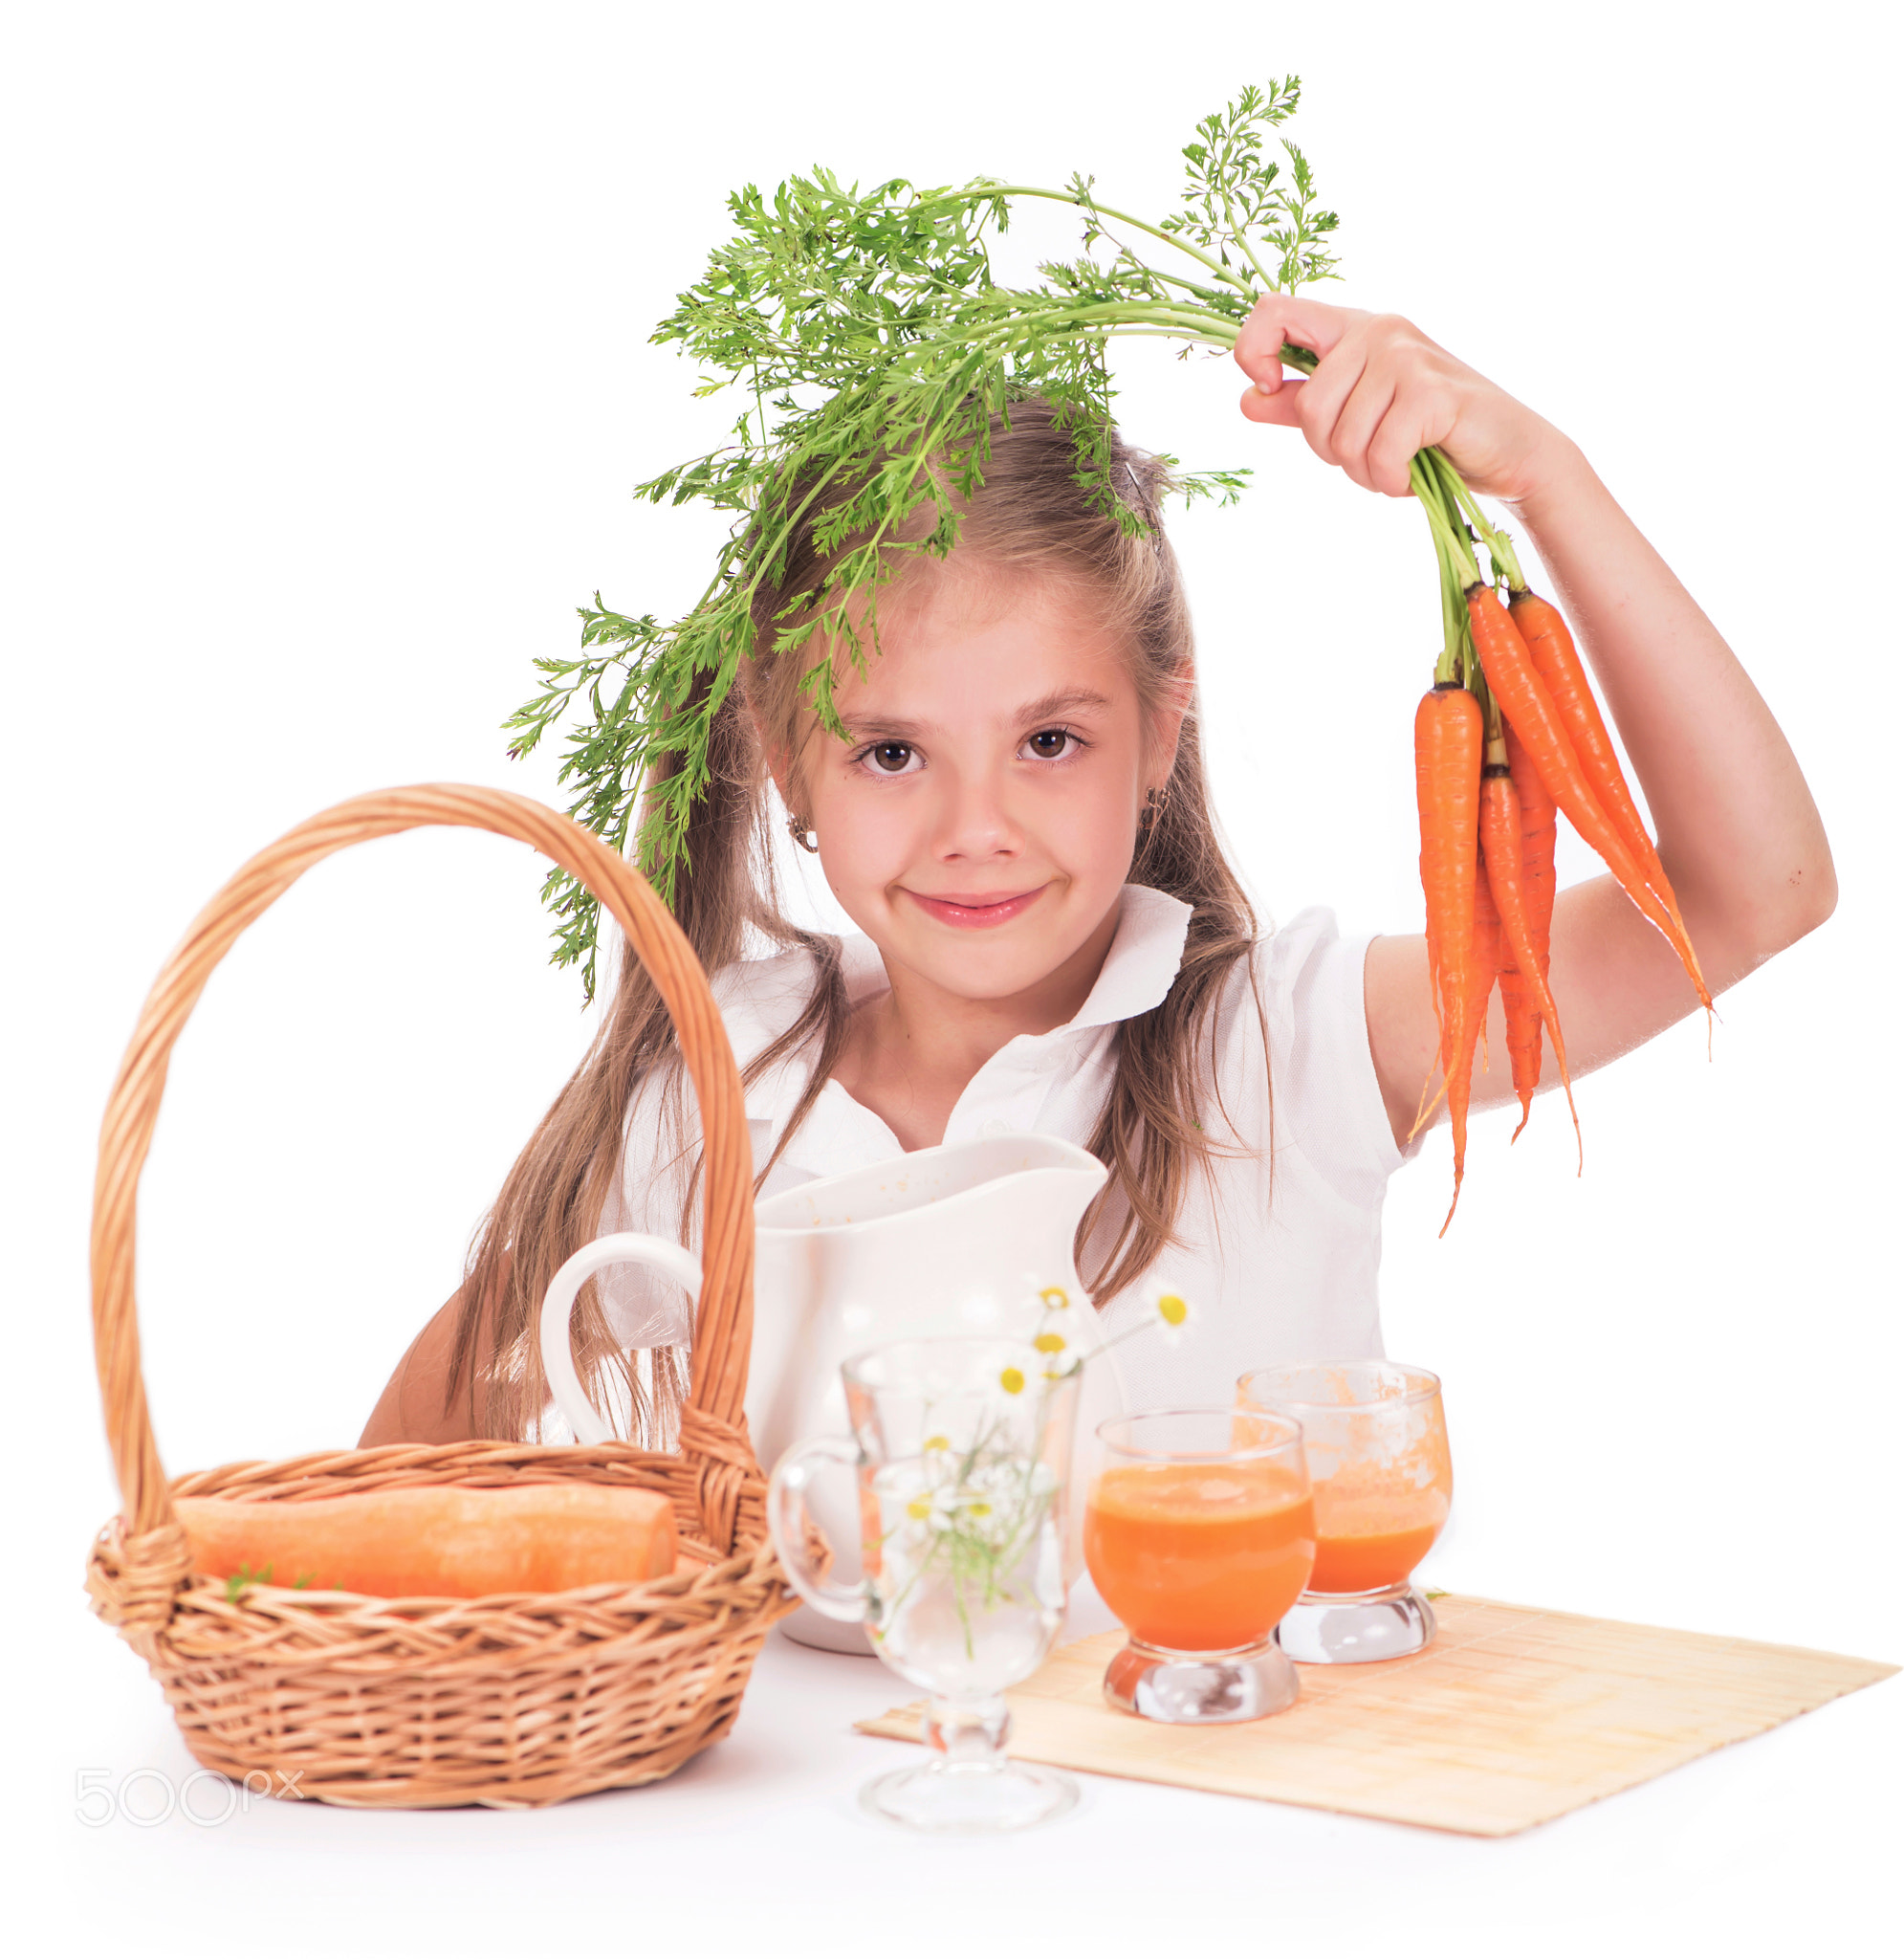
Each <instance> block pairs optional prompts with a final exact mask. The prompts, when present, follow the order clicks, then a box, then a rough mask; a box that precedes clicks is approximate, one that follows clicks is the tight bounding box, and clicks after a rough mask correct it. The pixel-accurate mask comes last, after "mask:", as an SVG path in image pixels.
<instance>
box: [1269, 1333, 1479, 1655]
mask: <svg viewBox="0 0 1904 1959" xmlns="http://www.w3.org/2000/svg"><path fill="white" fill-rule="evenodd" d="M1237 1406H1238V1408H1240V1409H1243V1410H1247V1411H1258V1412H1266V1411H1269V1410H1272V1409H1274V1410H1278V1411H1280V1412H1281V1413H1282V1414H1284V1415H1288V1416H1291V1417H1293V1418H1294V1419H1295V1420H1298V1421H1300V1422H1301V1423H1302V1440H1303V1443H1304V1445H1305V1447H1306V1448H1307V1450H1308V1455H1309V1474H1310V1476H1311V1478H1312V1479H1313V1480H1314V1485H1315V1497H1316V1568H1315V1571H1314V1573H1313V1574H1311V1576H1310V1579H1309V1584H1308V1589H1307V1590H1306V1591H1304V1593H1303V1594H1302V1597H1301V1598H1300V1599H1299V1600H1297V1602H1296V1604H1295V1605H1294V1607H1292V1608H1291V1610H1290V1612H1289V1615H1288V1617H1287V1618H1284V1619H1283V1621H1282V1624H1281V1626H1280V1628H1279V1629H1278V1633H1277V1638H1278V1640H1280V1643H1281V1646H1282V1650H1283V1651H1284V1652H1285V1653H1287V1654H1288V1655H1289V1657H1290V1658H1291V1659H1292V1660H1300V1661H1302V1662H1305V1663H1308V1662H1344V1661H1358V1660H1396V1659H1400V1658H1401V1657H1403V1656H1404V1655H1406V1654H1409V1653H1416V1652H1419V1651H1420V1650H1421V1648H1422V1647H1424V1646H1425V1645H1427V1644H1428V1642H1429V1640H1432V1639H1433V1637H1434V1614H1433V1610H1432V1609H1431V1608H1430V1606H1429V1603H1428V1600H1427V1599H1426V1598H1425V1597H1423V1596H1422V1595H1421V1593H1420V1592H1419V1591H1418V1590H1416V1588H1415V1587H1414V1586H1413V1585H1412V1584H1411V1583H1410V1582H1409V1579H1410V1574H1411V1573H1412V1572H1413V1570H1414V1568H1415V1566H1416V1565H1418V1564H1419V1563H1420V1562H1421V1560H1422V1559H1423V1558H1424V1557H1426V1556H1427V1555H1428V1552H1429V1550H1430V1548H1431V1547H1432V1546H1433V1543H1434V1540H1435V1538H1436V1537H1438V1536H1439V1535H1440V1534H1441V1527H1442V1526H1443V1525H1444V1524H1445V1523H1446V1522H1447V1521H1448V1508H1449V1505H1450V1503H1451V1502H1452V1500H1453V1498H1454V1494H1455V1471H1454V1465H1453V1464H1452V1463H1451V1462H1450V1460H1449V1456H1448V1424H1447V1421H1446V1420H1445V1419H1444V1417H1443V1415H1442V1412H1441V1383H1440V1382H1439V1381H1438V1380H1437V1379H1436V1378H1435V1377H1434V1376H1433V1375H1432V1374H1430V1373H1429V1372H1428V1370H1427V1369H1426V1368H1421V1367H1403V1366H1401V1365H1400V1364H1399V1363H1397V1362H1395V1361H1391V1360H1347V1361H1328V1362H1322V1361H1316V1362H1310V1363H1307V1364H1303V1365H1299V1366H1291V1367H1259V1368H1257V1369H1256V1370H1255V1371H1254V1372H1252V1373H1250V1374H1246V1375H1245V1376H1243V1377H1242V1379H1241V1380H1240V1381H1238V1382H1237Z"/></svg>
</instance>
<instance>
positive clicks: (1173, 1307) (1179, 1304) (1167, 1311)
mask: <svg viewBox="0 0 1904 1959" xmlns="http://www.w3.org/2000/svg"><path fill="white" fill-rule="evenodd" d="M1149 1307H1150V1311H1151V1313H1152V1314H1153V1315H1154V1316H1155V1319H1156V1325H1157V1332H1158V1336H1159V1337H1160V1338H1161V1339H1162V1340H1163V1341H1164V1342H1165V1344H1166V1345H1167V1346H1171V1347H1174V1346H1175V1345H1176V1344H1177V1342H1178V1341H1180V1340H1181V1339H1182V1338H1183V1336H1184V1334H1185V1333H1186V1332H1188V1331H1189V1330H1190V1329H1191V1328H1192V1327H1193V1325H1194V1324H1195V1323H1196V1310H1195V1308H1193V1306H1192V1305H1191V1303H1190V1301H1189V1300H1188V1299H1186V1298H1185V1297H1184V1296H1183V1294H1182V1293H1181V1292H1179V1291H1177V1290H1176V1289H1175V1288H1173V1287H1170V1286H1160V1287H1158V1288H1155V1289H1154V1290H1153V1291H1152V1292H1151V1293H1150V1294H1149Z"/></svg>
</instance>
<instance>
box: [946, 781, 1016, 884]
mask: <svg viewBox="0 0 1904 1959" xmlns="http://www.w3.org/2000/svg"><path fill="white" fill-rule="evenodd" d="M946 773H947V775H948V776H949V777H951V778H952V780H951V781H948V782H947V786H946V792H945V794H946V800H945V803H944V805H943V807H942V808H941V810H940V812H939V821H938V825H937V835H936V836H935V837H934V839H933V843H932V854H933V855H934V856H935V857H937V858H938V859H939V860H940V862H941V863H955V862H966V863H973V862H989V861H991V860H994V859H996V858H999V857H1007V858H1009V857H1016V856H1018V854H1019V853H1020V852H1021V851H1022V850H1023V848H1024V836H1023V833H1022V831H1021V830H1020V829H1019V827H1018V824H1017V823H1016V822H1015V821H1014V820H1013V818H1012V814H1011V811H1010V809H1009V808H1008V807H1007V806H1006V800H1005V783H1004V782H1003V781H1001V780H1000V779H999V778H998V777H997V776H996V775H994V774H992V773H991V772H990V771H989V770H988V771H982V772H978V773H974V774H971V775H967V774H964V773H962V772H961V773H957V774H954V772H952V771H951V770H948V771H947V772H946Z"/></svg>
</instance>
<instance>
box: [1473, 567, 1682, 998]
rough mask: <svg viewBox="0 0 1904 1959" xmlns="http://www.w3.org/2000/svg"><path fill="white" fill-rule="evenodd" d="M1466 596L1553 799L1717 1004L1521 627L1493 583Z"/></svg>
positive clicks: (1492, 681) (1492, 674)
mask: <svg viewBox="0 0 1904 1959" xmlns="http://www.w3.org/2000/svg"><path fill="white" fill-rule="evenodd" d="M1467 598H1468V624H1469V627H1470V628H1471V629H1472V631H1473V633H1474V641H1475V651H1476V652H1477V654H1478V655H1479V658H1480V663H1481V671H1482V672H1484V673H1485V674H1486V675H1487V683H1488V686H1489V687H1490V688H1492V689H1493V691H1494V697H1495V699H1496V700H1498V701H1499V703H1500V711H1501V713H1502V714H1504V715H1506V716H1507V718H1508V720H1509V721H1510V722H1511V723H1512V724H1513V727H1514V732H1515V733H1516V734H1517V735H1519V736H1520V737H1521V741H1522V742H1523V743H1524V744H1525V746H1526V749H1527V753H1528V754H1529V756H1531V757H1532V758H1533V761H1534V765H1535V767H1536V768H1538V769H1539V770H1540V772H1541V780H1542V781H1543V782H1545V783H1546V785H1547V788H1548V790H1549V791H1550V792H1551V793H1552V795H1553V799H1554V801H1555V802H1556V803H1559V804H1560V806H1561V807H1562V808H1563V809H1564V810H1565V811H1566V815H1567V821H1568V822H1569V823H1571V824H1572V825H1573V826H1574V828H1575V829H1577V830H1578V831H1579V832H1580V834H1581V835H1582V836H1583V837H1585V838H1586V839H1587V842H1588V843H1589V844H1590V845H1592V847H1594V849H1596V850H1597V851H1599V853H1600V855H1601V856H1602V857H1603V858H1605V859H1606V861H1607V868H1608V869H1609V870H1611V871H1612V873H1613V875H1614V876H1615V877H1616V878H1618V879H1619V881H1620V884H1621V886H1622V888H1623V889H1624V890H1625V891H1626V893H1627V895H1628V897H1630V899H1631V900H1632V901H1633V903H1634V904H1635V905H1637V906H1638V907H1639V909H1640V910H1641V911H1642V912H1643V913H1645V914H1646V916H1647V917H1648V918H1649V919H1651V920H1652V923H1653V924H1654V925H1655V926H1657V927H1658V928H1659V930H1660V932H1662V933H1663V934H1664V935H1665V937H1666V941H1667V943H1668V944H1669V945H1671V946H1672V947H1673V948H1674V950H1675V951H1676V952H1678V954H1679V957H1680V959H1681V961H1682V962H1683V963H1684V965H1685V967H1686V971H1687V974H1688V975H1689V977H1691V979H1692V980H1693V983H1694V985H1695V986H1696V987H1697V988H1698V992H1699V1002H1700V1004H1701V1005H1703V1006H1707V1007H1710V1006H1711V1005H1712V995H1711V994H1710V993H1709V992H1708V991H1707V990H1706V982H1705V980H1704V979H1703V978H1702V977H1701V976H1700V974H1699V970H1698V962H1697V961H1696V959H1695V958H1694V957H1693V956H1692V948H1691V946H1690V945H1686V946H1682V945H1681V944H1680V941H1679V937H1678V935H1677V933H1676V930H1675V928H1674V923H1673V916H1672V913H1669V912H1668V911H1667V909H1666V907H1665V906H1664V905H1663V904H1662V903H1661V902H1660V901H1659V899H1658V898H1657V897H1656V896H1655V895H1654V894H1653V891H1652V887H1651V886H1650V885H1649V884H1648V883H1647V881H1646V875H1645V873H1644V872H1643V871H1642V870H1641V869H1640V868H1639V866H1638V865H1637V864H1636V863H1635V862H1634V861H1633V854H1632V852H1631V851H1630V849H1628V848H1627V846H1626V843H1625V841H1624V840H1623V839H1622V838H1621V836H1620V833H1619V832H1618V831H1617V830H1616V829H1615V828H1614V827H1613V825H1612V824H1611V822H1610V821H1609V819H1608V816H1607V814H1606V812H1605V811H1604V810H1603V809H1602V808H1601V807H1600V803H1599V801H1598V799H1597V798H1596V797H1595V796H1594V794H1593V790H1592V787H1591V785H1590V784H1589V783H1588V782H1587V778H1586V776H1585V775H1583V774H1582V772H1581V767H1580V760H1579V758H1578V757H1577V756H1576V755H1575V754H1574V752H1573V745H1572V743H1571V742H1570V741H1569V739H1568V738H1567V734H1566V729H1565V725H1564V724H1563V723H1562V721H1561V718H1560V715H1559V712H1558V711H1557V710H1556V708H1555V707H1554V704H1553V699H1552V696H1551V695H1549V693H1547V690H1546V686H1545V683H1544V682H1543V680H1542V679H1541V676H1540V675H1539V674H1538V673H1537V672H1536V671H1534V663H1533V662H1532V660H1530V659H1529V658H1528V655H1527V648H1526V646H1525V644H1524V643H1523V641H1522V640H1521V633H1520V629H1519V627H1516V626H1515V624H1514V621H1513V620H1512V619H1511V618H1509V617H1508V613H1507V608H1506V607H1505V606H1504V605H1502V604H1501V603H1500V601H1499V599H1498V598H1496V597H1495V595H1494V592H1493V591H1492V590H1491V589H1490V588H1489V587H1488V586H1487V585H1484V584H1481V583H1475V584H1473V585H1470V586H1469V588H1468V594H1467Z"/></svg>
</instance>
